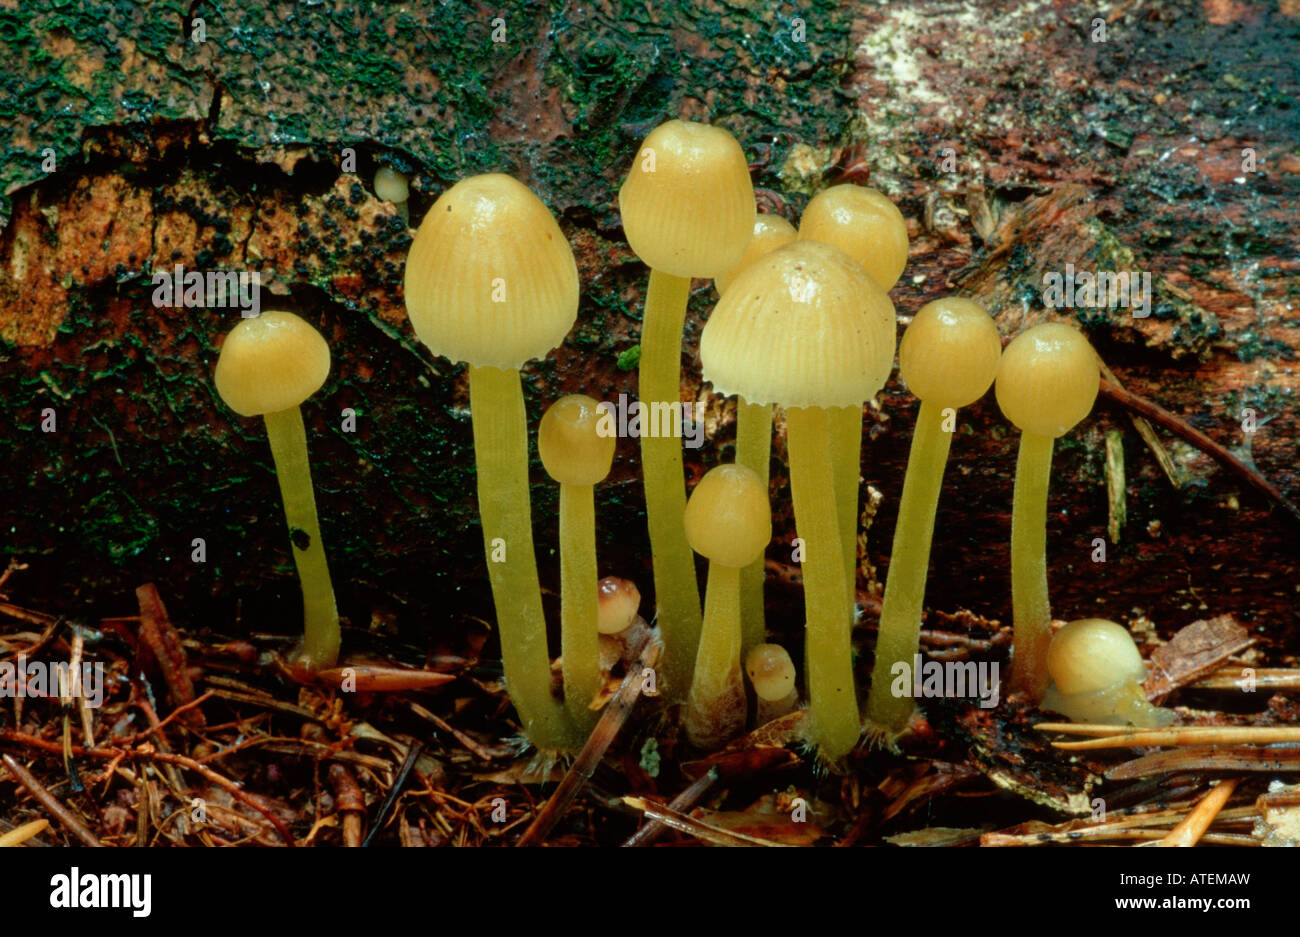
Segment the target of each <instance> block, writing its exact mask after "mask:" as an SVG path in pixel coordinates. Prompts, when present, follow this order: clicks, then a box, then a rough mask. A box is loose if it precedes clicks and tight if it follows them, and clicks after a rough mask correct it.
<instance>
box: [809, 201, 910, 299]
mask: <svg viewBox="0 0 1300 937" xmlns="http://www.w3.org/2000/svg"><path fill="white" fill-rule="evenodd" d="M799 237H801V238H807V239H809V240H812V241H822V242H823V243H825V244H831V245H833V246H835V247H838V248H839V249H840V250H842V251H843V252H844V253H845V254H847V255H848V256H849V257H852V258H853V259H854V260H855V261H857V262H858V263H859V264H861V265H862V269H863V270H865V271H866V272H867V273H868V274H869V275H870V276H871V278H872V279H873V280H875V281H876V282H877V283H878V284H880V287H881V288H882V289H884V290H889V289H892V288H893V286H894V284H895V283H897V282H898V278H899V276H901V275H902V273H903V268H904V267H905V266H907V222H905V221H904V220H903V213H902V212H900V211H899V210H898V206H897V205H895V204H894V203H893V202H891V201H890V200H889V197H888V196H887V195H885V194H884V193H883V192H878V191H876V190H875V189H872V188H868V187H867V186H863V185H851V184H846V185H837V186H832V187H831V188H829V189H826V190H825V191H824V192H820V193H818V194H817V195H815V196H813V198H812V201H810V202H809V203H808V207H807V208H805V209H804V212H803V218H801V219H800V221H799Z"/></svg>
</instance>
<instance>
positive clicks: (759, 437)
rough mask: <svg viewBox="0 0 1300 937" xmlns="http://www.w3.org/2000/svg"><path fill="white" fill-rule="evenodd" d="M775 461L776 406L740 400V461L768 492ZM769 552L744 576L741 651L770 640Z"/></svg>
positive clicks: (741, 610)
mask: <svg viewBox="0 0 1300 937" xmlns="http://www.w3.org/2000/svg"><path fill="white" fill-rule="evenodd" d="M771 458H772V405H771V404H767V403H750V402H749V401H747V400H745V398H744V397H737V398H736V462H738V463H739V464H740V465H743V466H745V468H747V469H751V470H753V472H754V474H755V475H757V476H758V477H759V479H761V480H762V482H763V489H764V490H765V491H766V490H767V484H768V468H769V463H770V462H771ZM765 554H766V551H764V554H760V555H759V557H758V559H756V560H754V562H752V563H750V564H749V565H748V566H746V567H745V568H744V569H743V570H742V571H741V574H740V627H741V651H742V653H745V654H748V653H749V651H750V649H751V648H753V647H754V646H756V645H759V644H762V643H763V642H764V641H766V640H767V621H766V617H765V614H764V607H763V583H764V581H765V580H766V578H767V557H766V555H765Z"/></svg>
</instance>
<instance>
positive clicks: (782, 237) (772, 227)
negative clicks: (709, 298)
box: [713, 215, 798, 296]
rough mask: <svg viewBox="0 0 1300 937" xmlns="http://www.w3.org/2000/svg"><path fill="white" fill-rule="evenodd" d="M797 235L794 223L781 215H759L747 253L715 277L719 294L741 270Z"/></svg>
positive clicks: (755, 220) (714, 281) (746, 249)
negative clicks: (738, 261)
mask: <svg viewBox="0 0 1300 937" xmlns="http://www.w3.org/2000/svg"><path fill="white" fill-rule="evenodd" d="M796 237H798V234H796V233H795V230H794V225H792V224H790V222H788V221H786V220H785V219H784V218H782V217H781V216H780V215H759V216H757V217H756V218H755V219H754V233H753V235H752V236H751V237H750V239H749V246H748V247H746V248H745V253H744V254H743V255H742V256H741V258H740V263H738V264H736V266H734V267H732V268H731V269H730V270H728V271H727V272H726V273H720V274H718V275H717V276H716V277H714V278H713V285H714V287H716V288H717V291H718V295H719V296H721V295H722V294H723V293H724V292H726V289H727V287H728V286H730V285H731V282H732V281H733V280H735V279H736V275H737V274H739V273H740V271H742V270H744V269H745V268H746V267H748V266H749V265H750V264H752V263H753V262H754V261H755V260H757V259H758V258H760V257H762V256H763V255H764V254H769V253H771V252H772V251H774V250H776V249H777V248H778V247H781V246H783V245H785V244H789V243H790V242H791V241H793V240H794V239H795V238H796Z"/></svg>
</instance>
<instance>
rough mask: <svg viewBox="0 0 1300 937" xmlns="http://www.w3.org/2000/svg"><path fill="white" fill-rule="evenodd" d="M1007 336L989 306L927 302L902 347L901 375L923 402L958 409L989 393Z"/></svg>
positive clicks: (966, 301) (953, 299) (961, 301)
mask: <svg viewBox="0 0 1300 937" xmlns="http://www.w3.org/2000/svg"><path fill="white" fill-rule="evenodd" d="M1001 356H1002V339H1001V338H1000V337H999V336H998V327H997V326H996V325H994V324H993V319H992V318H991V317H990V316H989V314H988V313H987V312H985V311H984V307H983V306H981V305H979V304H978V303H975V302H971V301H970V300H969V299H963V298H962V297H960V296H949V297H947V298H945V299H936V300H934V302H931V303H926V304H925V305H924V306H922V307H921V308H920V309H919V310H918V311H917V313H916V315H915V316H913V317H912V324H911V325H909V326H908V327H907V331H906V332H904V333H903V340H902V342H901V343H899V346H898V373H899V376H900V377H902V379H903V380H904V381H906V382H907V386H908V389H909V390H911V391H912V393H913V394H915V395H916V396H917V397H918V398H920V399H921V400H925V401H929V402H931V403H934V404H936V405H938V406H940V407H953V408H954V409H956V408H959V407H964V406H967V405H968V404H972V403H974V402H975V401H976V400H979V399H980V398H981V397H983V396H984V394H985V392H986V391H987V390H988V389H989V387H990V386H991V385H992V384H993V378H994V377H996V376H997V373H998V359H999V358H1000V357H1001Z"/></svg>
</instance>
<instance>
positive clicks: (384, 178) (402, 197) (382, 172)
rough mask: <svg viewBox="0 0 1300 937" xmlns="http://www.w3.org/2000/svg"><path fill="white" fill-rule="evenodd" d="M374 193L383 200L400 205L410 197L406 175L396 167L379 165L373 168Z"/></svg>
mask: <svg viewBox="0 0 1300 937" xmlns="http://www.w3.org/2000/svg"><path fill="white" fill-rule="evenodd" d="M375 194H376V195H377V196H379V197H380V198H382V199H383V200H384V201H385V202H393V203H394V204H397V205H400V204H401V203H402V202H405V201H406V200H407V199H408V198H410V197H411V189H410V186H408V185H407V183H406V177H405V176H404V175H402V174H401V173H400V172H398V171H397V170H396V169H391V168H389V167H388V166H380V167H379V168H378V169H376V170H375Z"/></svg>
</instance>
